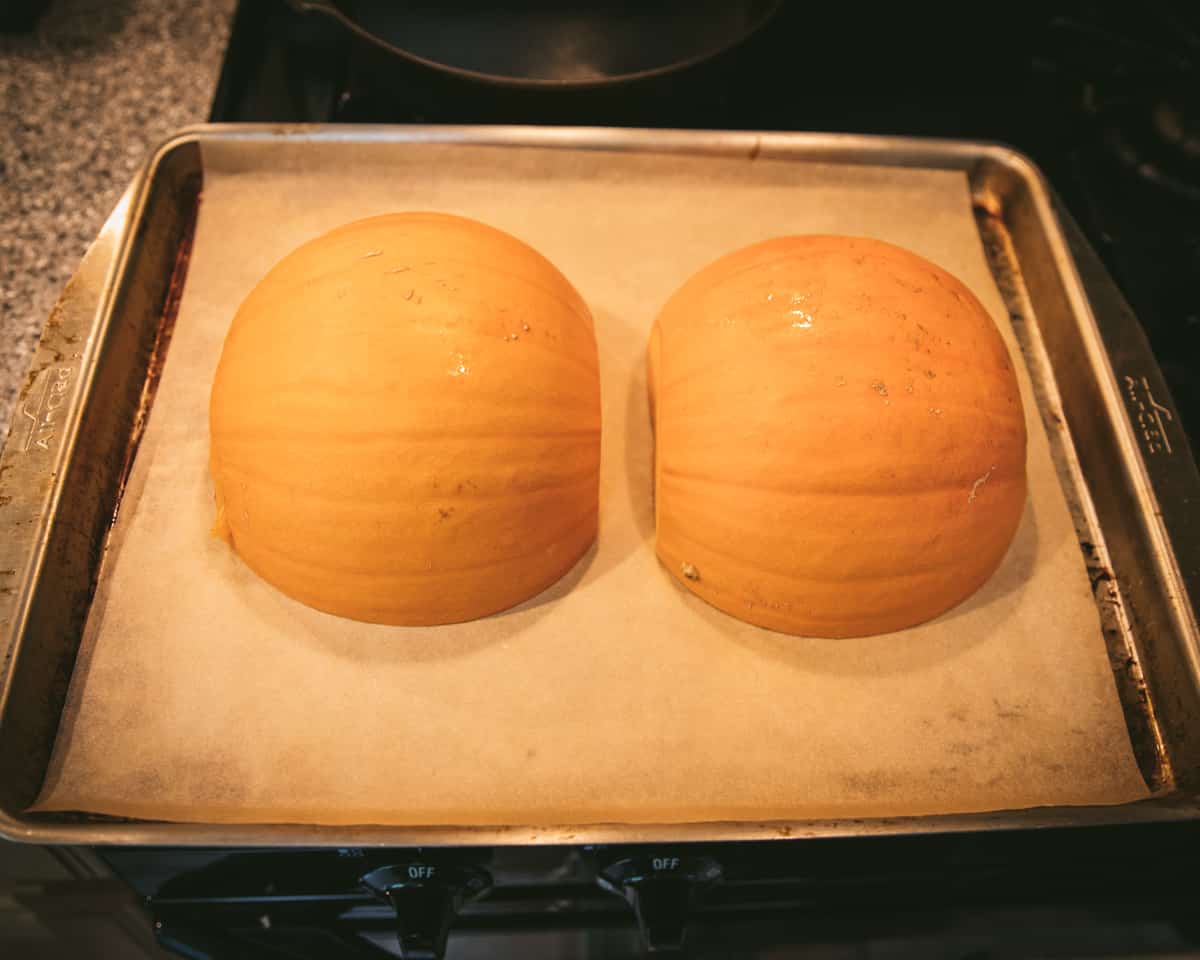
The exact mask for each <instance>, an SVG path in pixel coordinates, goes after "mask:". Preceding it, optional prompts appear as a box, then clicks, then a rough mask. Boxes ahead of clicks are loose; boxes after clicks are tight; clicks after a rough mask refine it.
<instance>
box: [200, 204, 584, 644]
mask: <svg viewBox="0 0 1200 960" xmlns="http://www.w3.org/2000/svg"><path fill="white" fill-rule="evenodd" d="M209 414H210V417H209V423H210V430H211V450H210V465H211V472H212V478H213V484H214V488H215V494H216V501H217V525H216V531H217V532H218V533H219V534H221V535H223V536H225V537H226V538H227V539H228V540H229V542H230V543H231V544H232V545H233V547H234V549H235V550H236V551H237V553H238V554H239V555H240V556H241V558H242V559H243V560H244V561H245V562H246V564H247V565H248V566H250V568H251V569H253V570H254V571H255V572H256V573H258V574H259V575H260V576H261V577H262V578H263V579H265V580H267V581H268V582H270V583H272V584H273V585H275V586H276V587H278V588H279V589H280V590H282V591H283V592H284V593H286V594H288V595H289V596H291V597H293V598H295V599H297V600H299V601H301V602H302V603H305V604H308V605H309V606H312V607H316V608H318V609H320V610H325V611H328V612H330V613H334V614H337V615H339V616H343V617H351V618H354V619H356V620H366V621H371V622H377V623H388V624H437V623H451V622H456V621H462V620H469V619H473V618H476V617H481V616H484V615H486V614H489V613H493V612H495V611H498V610H503V609H505V608H507V607H510V606H513V605H514V604H517V603H520V602H522V601H524V600H526V599H528V598H530V597H532V596H534V595H535V594H537V593H538V592H539V591H541V590H542V589H544V588H545V587H547V586H549V585H550V584H552V583H554V582H555V581H556V580H558V579H559V578H560V577H561V576H562V575H563V574H564V573H565V572H566V571H567V570H569V569H570V567H571V566H572V565H573V564H574V563H575V561H576V560H577V559H578V558H579V557H580V556H581V555H582V554H583V553H584V552H585V551H586V550H587V548H588V546H589V545H590V544H591V543H592V541H593V540H594V538H595V536H596V527H597V516H598V496H599V466H600V381H599V370H598V361H597V352H596V341H595V333H594V330H593V325H592V318H591V315H590V314H589V312H588V309H587V307H586V306H585V304H584V303H583V301H582V300H581V299H580V297H579V294H578V293H576V291H575V290H574V288H573V287H572V286H571V285H570V283H568V282H567V280H566V279H565V278H564V277H563V276H562V274H560V273H559V272H558V271H557V270H556V269H555V268H554V266H553V265H551V264H550V262H549V261H547V260H546V259H545V258H544V257H542V256H541V255H540V254H538V253H537V252H536V251H534V250H533V249H532V248H530V247H528V246H527V245H525V244H524V243H522V242H520V241H519V240H517V239H515V238H514V237H511V236H509V235H508V234H505V233H502V232H500V231H499V230H495V229H493V228H491V227H487V226H485V225H483V224H480V223H476V222H474V221H471V220H466V219H463V218H459V217H452V216H448V215H443V214H434V213H404V214H394V215H388V216H380V217H373V218H370V219H367V220H361V221H357V222H355V223H351V224H348V225H346V226H343V227H341V228H339V229H337V230H334V231H332V232H331V233H328V234H325V235H324V236H322V237H319V238H317V239H315V240H313V241H311V242H309V243H306V244H304V245H303V246H301V247H300V248H299V249H297V250H295V251H294V252H293V253H291V254H290V255H288V256H287V257H285V258H284V259H283V260H282V261H281V262H280V263H279V264H278V265H276V266H275V267H274V268H273V269H272V270H271V271H270V272H269V273H268V274H267V275H266V276H265V277H264V278H263V280H262V281H261V282H260V283H259V284H258V285H257V286H256V287H255V288H254V289H253V290H252V291H251V293H250V295H249V296H248V297H247V298H246V300H245V302H244V303H243V304H242V306H241V307H240V309H239V310H238V312H237V315H236V316H235V317H234V320H233V323H232V325H231V327H230V329H229V333H228V335H227V337H226V340H225V345H224V349H223V352H222V354H221V359H220V363H219V365H218V367H217V372H216V376H215V379H214V382H213V388H212V395H211V403H210V408H209Z"/></svg>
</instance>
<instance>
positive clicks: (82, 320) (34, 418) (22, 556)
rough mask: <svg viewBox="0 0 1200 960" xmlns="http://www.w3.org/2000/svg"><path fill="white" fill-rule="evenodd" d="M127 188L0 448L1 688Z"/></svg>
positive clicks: (78, 404) (59, 314) (75, 415)
mask: <svg viewBox="0 0 1200 960" xmlns="http://www.w3.org/2000/svg"><path fill="white" fill-rule="evenodd" d="M135 189H136V185H135V186H134V187H130V188H129V190H128V191H126V194H125V196H124V197H123V198H122V200H121V202H120V203H118V204H117V208H116V210H114V211H113V213H112V215H111V216H110V217H109V219H108V222H107V223H106V224H105V225H104V228H103V229H102V230H101V232H100V235H99V236H98V237H97V238H96V240H95V241H94V242H93V243H92V245H91V246H90V247H89V248H88V251H87V253H85V254H84V256H83V259H82V260H81V261H80V264H79V267H78V269H77V270H76V271H75V273H74V275H73V276H72V277H71V279H70V280H69V281H67V285H66V287H64V288H63V292H62V294H61V295H60V296H59V299H58V303H57V304H55V306H54V309H53V310H52V311H51V312H50V317H49V319H48V320H47V321H46V325H45V328H44V329H43V331H42V338H41V342H40V343H39V344H38V347H37V350H36V351H35V353H34V356H33V362H32V363H31V364H30V367H29V373H28V374H27V375H26V378H25V382H24V384H23V386H22V388H21V392H20V394H19V397H18V400H17V406H16V409H15V410H14V411H13V419H12V425H11V428H10V431H9V435H8V440H7V442H6V443H5V444H4V447H3V450H2V451H0V531H2V533H0V690H3V688H4V683H3V677H4V674H5V673H6V672H7V670H8V669H9V668H11V666H12V662H13V654H14V652H15V643H16V640H17V637H19V635H20V632H21V627H22V624H23V621H24V616H25V614H26V612H27V609H28V607H27V605H28V603H29V601H30V595H31V591H32V587H33V583H34V579H35V578H34V576H33V574H34V573H35V570H36V568H37V567H38V566H39V564H40V561H41V557H42V554H43V551H44V550H45V548H46V531H47V528H48V524H49V520H50V516H51V514H52V512H53V503H54V501H55V500H56V499H57V498H58V496H59V494H60V491H61V488H62V484H63V477H64V469H65V465H66V463H67V460H68V455H69V453H70V447H71V444H72V441H73V435H74V433H75V431H76V430H77V429H78V424H79V417H80V411H81V409H82V407H83V403H84V397H85V395H86V393H87V381H88V376H87V374H88V371H89V369H90V360H91V355H92V353H93V351H94V350H95V349H96V343H95V342H94V341H95V338H94V332H95V327H96V324H97V321H98V317H99V316H100V315H101V313H102V308H103V301H104V299H105V296H106V295H107V293H108V290H109V283H108V280H109V277H110V274H111V272H112V268H113V264H114V261H115V260H116V258H117V256H118V255H119V251H120V247H121V243H122V240H123V235H124V231H125V223H124V221H125V211H126V209H127V208H128V206H129V205H130V203H131V202H132V200H133V193H134V191H135Z"/></svg>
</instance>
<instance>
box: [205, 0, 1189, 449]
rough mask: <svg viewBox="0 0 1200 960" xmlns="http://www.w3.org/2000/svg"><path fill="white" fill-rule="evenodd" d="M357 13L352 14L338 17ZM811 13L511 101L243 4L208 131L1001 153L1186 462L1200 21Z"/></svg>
mask: <svg viewBox="0 0 1200 960" xmlns="http://www.w3.org/2000/svg"><path fill="white" fill-rule="evenodd" d="M375 2H376V5H378V3H379V2H386V0H375ZM371 5H372V3H371V0H358V4H357V8H356V9H357V10H358V11H359V12H360V13H361V12H362V11H363V10H365V8H367V7H370V6H371ZM813 6H814V5H808V4H800V3H798V2H791V3H784V4H783V7H782V9H781V11H780V12H779V13H778V14H777V16H776V17H775V18H774V19H773V20H772V21H770V22H769V24H768V25H767V27H766V28H764V29H762V30H760V31H758V32H757V33H756V34H754V35H753V36H751V37H750V38H749V39H748V40H746V41H745V42H744V43H742V44H741V45H739V46H736V47H734V48H733V49H732V50H731V51H728V52H727V53H725V54H723V55H722V56H720V57H717V58H716V59H714V60H710V61H708V62H706V63H703V64H700V65H698V66H694V67H691V68H689V69H686V70H684V71H681V72H678V73H674V74H670V75H667V76H664V77H659V78H657V79H653V80H649V81H643V82H638V83H631V84H621V85H615V86H611V87H598V88H593V89H574V90H522V89H514V88H505V87H498V86H494V85H489V84H485V83H480V82H477V81H469V80H461V79H458V78H455V77H451V76H448V75H446V74H443V73H440V72H438V71H436V70H433V69H430V68H428V67H423V66H419V65H414V64H411V63H408V62H404V61H400V60H399V59H398V58H395V57H385V56H380V55H379V54H378V52H377V51H375V50H373V49H372V48H371V47H370V46H369V45H368V44H364V43H363V42H362V41H360V40H355V39H353V38H352V37H351V36H350V35H349V34H348V33H347V32H346V31H344V30H343V29H341V28H340V27H338V26H337V25H336V24H335V23H334V22H333V21H331V20H329V19H328V18H327V17H325V16H322V15H320V14H316V13H308V14H301V13H298V12H296V11H295V10H294V9H293V8H292V7H290V6H289V5H288V4H287V3H285V2H284V0H252V2H249V0H243V2H242V3H241V5H240V8H239V10H238V13H237V16H236V18H235V22H234V28H233V32H232V37H231V40H230V45H229V49H228V54H227V58H226V63H225V66H224V69H223V72H222V77H221V81H220V84H219V87H218V90H217V94H216V97H215V100H214V104H213V110H212V119H213V120H217V121H282V122H306V121H307V122H354V123H372V122H387V123H543V124H582V125H593V124H598V125H615V126H648V127H680V128H709V129H747V130H748V129H754V130H793V131H794V130H813V131H823V132H852V133H881V134H907V135H917V136H942V137H956V138H968V139H984V140H994V141H1002V142H1006V143H1009V144H1011V145H1013V146H1015V147H1017V148H1018V149H1020V150H1022V151H1024V152H1026V153H1027V154H1029V155H1030V156H1031V157H1032V158H1033V159H1034V161H1035V162H1036V163H1037V164H1038V165H1039V166H1040V167H1041V168H1042V170H1043V171H1044V172H1045V174H1046V175H1047V178H1048V179H1049V181H1050V183H1051V185H1052V186H1053V187H1054V189H1055V190H1056V191H1057V192H1058V194H1059V195H1060V197H1061V198H1062V200H1063V201H1064V204H1065V207H1066V209H1067V210H1068V211H1069V213H1070V215H1071V216H1073V217H1074V218H1075V219H1076V221H1077V222H1078V223H1079V224H1080V226H1081V227H1082V228H1083V231H1084V233H1085V234H1086V236H1087V237H1088V239H1089V240H1090V242H1091V244H1092V245H1093V246H1094V247H1095V248H1096V250H1097V251H1098V252H1099V253H1100V255H1101V257H1102V258H1103V260H1104V262H1105V264H1106V265H1107V267H1108V269H1109V271H1110V272H1111V273H1112V275H1113V277H1114V279H1115V280H1116V281H1117V284H1118V285H1119V287H1120V289H1121V290H1122V291H1123V293H1124V295H1125V297H1126V298H1127V299H1128V300H1129V301H1130V303H1131V305H1132V306H1133V309H1134V312H1135V313H1136V315H1137V316H1138V318H1139V320H1140V321H1141V323H1142V325H1143V326H1144V327H1145V329H1146V332H1147V334H1148V336H1149V339H1150V342H1151V346H1152V349H1153V350H1154V353H1155V355H1156V358H1157V360H1158V363H1159V365H1160V367H1161V368H1162V370H1163V373H1164V375H1165V377H1166V380H1167V383H1168V386H1169V387H1170V390H1171V392H1172V395H1173V397H1174V400H1175V404H1176V406H1177V408H1178V410H1179V413H1180V415H1181V419H1182V426H1183V428H1184V430H1185V431H1186V432H1187V434H1188V435H1189V436H1190V438H1191V445H1192V448H1193V450H1196V449H1200V295H1198V294H1197V291H1196V279H1197V278H1198V277H1200V7H1197V6H1196V5H1195V4H1193V3H1190V2H1187V0H1179V2H1174V3H1171V2H1159V3H1144V4H1140V5H1138V7H1137V9H1136V11H1132V12H1131V11H1130V10H1128V9H1126V8H1124V7H1122V8H1121V9H1120V10H1118V8H1117V7H1116V5H1111V4H1110V5H1105V4H1089V3H1057V4H1048V5H1046V9H1044V10H1041V11H1037V12H1030V11H1023V10H1022V9H1021V5H1018V6H1017V7H1016V8H1013V9H1011V10H1007V11H1006V14H1005V16H1004V18H1003V19H1000V18H991V19H992V21H993V22H988V18H987V17H986V16H982V15H978V14H977V15H974V16H971V17H968V16H966V15H962V16H960V18H959V20H957V21H951V22H950V23H947V22H946V14H945V13H944V12H942V11H940V10H939V11H936V12H935V11H925V12H921V11H920V10H917V11H915V12H914V10H913V9H912V8H911V7H897V8H895V9H893V10H891V12H882V11H879V10H875V9H872V10H871V12H870V14H869V16H867V15H866V14H865V13H864V12H863V11H862V10H861V9H859V8H858V7H856V6H853V5H845V9H844V10H843V9H823V10H822V11H821V12H814V10H813V9H812V8H813ZM821 6H822V7H832V6H836V5H821ZM390 39H393V40H396V41H399V42H401V43H402V41H403V38H402V37H391V38H390Z"/></svg>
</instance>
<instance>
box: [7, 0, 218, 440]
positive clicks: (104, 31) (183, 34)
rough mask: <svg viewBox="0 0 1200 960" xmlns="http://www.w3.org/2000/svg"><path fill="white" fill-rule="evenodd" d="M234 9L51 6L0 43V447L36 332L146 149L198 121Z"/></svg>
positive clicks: (109, 1)
mask: <svg viewBox="0 0 1200 960" xmlns="http://www.w3.org/2000/svg"><path fill="white" fill-rule="evenodd" d="M235 5H236V0H51V3H50V5H49V7H48V9H47V10H46V13H45V14H44V15H43V17H42V18H41V21H40V22H39V24H38V25H37V26H36V27H35V28H34V30H33V31H32V32H30V33H25V34H0V91H2V94H0V442H2V441H3V439H4V438H5V437H6V436H7V435H8V429H9V425H10V423H11V420H12V415H13V409H14V404H15V401H16V396H17V391H18V389H19V387H20V384H21V381H22V380H23V379H24V377H25V372H26V370H27V369H28V366H29V361H30V357H31V355H32V353H33V350H34V347H35V346H36V345H37V340H38V336H39V335H40V333H41V329H42V324H43V323H44V322H45V320H46V317H47V316H48V315H49V313H50V309H51V307H52V306H53V305H54V301H55V299H56V298H57V297H58V294H59V292H60V291H61V290H62V287H63V284H65V283H66V281H67V278H68V277H70V276H71V273H72V272H73V271H74V269H75V266H76V264H77V263H78V262H79V258H80V257H81V256H82V255H83V253H84V251H85V250H86V249H87V247H88V244H89V243H91V241H92V240H93V239H94V238H95V236H96V234H97V233H98V232H99V230H100V227H101V226H102V225H103V223H104V220H105V218H106V217H107V216H108V214H109V212H110V211H111V210H112V208H113V206H114V205H115V204H116V202H117V200H118V199H119V198H120V196H121V193H122V191H123V190H124V189H125V187H126V186H127V185H128V183H129V182H130V180H131V179H132V178H133V174H134V172H135V171H136V170H137V167H138V165H139V164H140V163H141V162H142V160H143V159H144V158H145V156H146V153H147V151H148V150H149V148H150V147H151V146H152V145H153V144H155V143H157V142H158V141H159V140H161V139H163V138H164V137H165V136H166V135H167V134H169V133H170V132H171V131H172V130H175V129H178V128H179V127H182V126H186V125H187V124H190V123H197V122H201V121H203V120H205V119H206V118H207V116H208V109H209V102H210V101H211V99H212V94H213V89H214V88H215V86H216V81H217V74H218V72H219V70H220V66H221V57H222V54H223V52H224V49H225V43H226V41H227V39H228V35H229V24H230V20H231V17H232V15H233V10H234V7H235Z"/></svg>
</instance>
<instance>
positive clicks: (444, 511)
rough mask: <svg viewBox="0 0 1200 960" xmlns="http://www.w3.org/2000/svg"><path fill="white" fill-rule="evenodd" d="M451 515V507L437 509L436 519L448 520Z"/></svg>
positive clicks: (452, 511)
mask: <svg viewBox="0 0 1200 960" xmlns="http://www.w3.org/2000/svg"><path fill="white" fill-rule="evenodd" d="M453 513H454V508H453V507H438V517H439V518H440V519H442V520H449V519H450V517H451V516H452V515H453Z"/></svg>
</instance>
